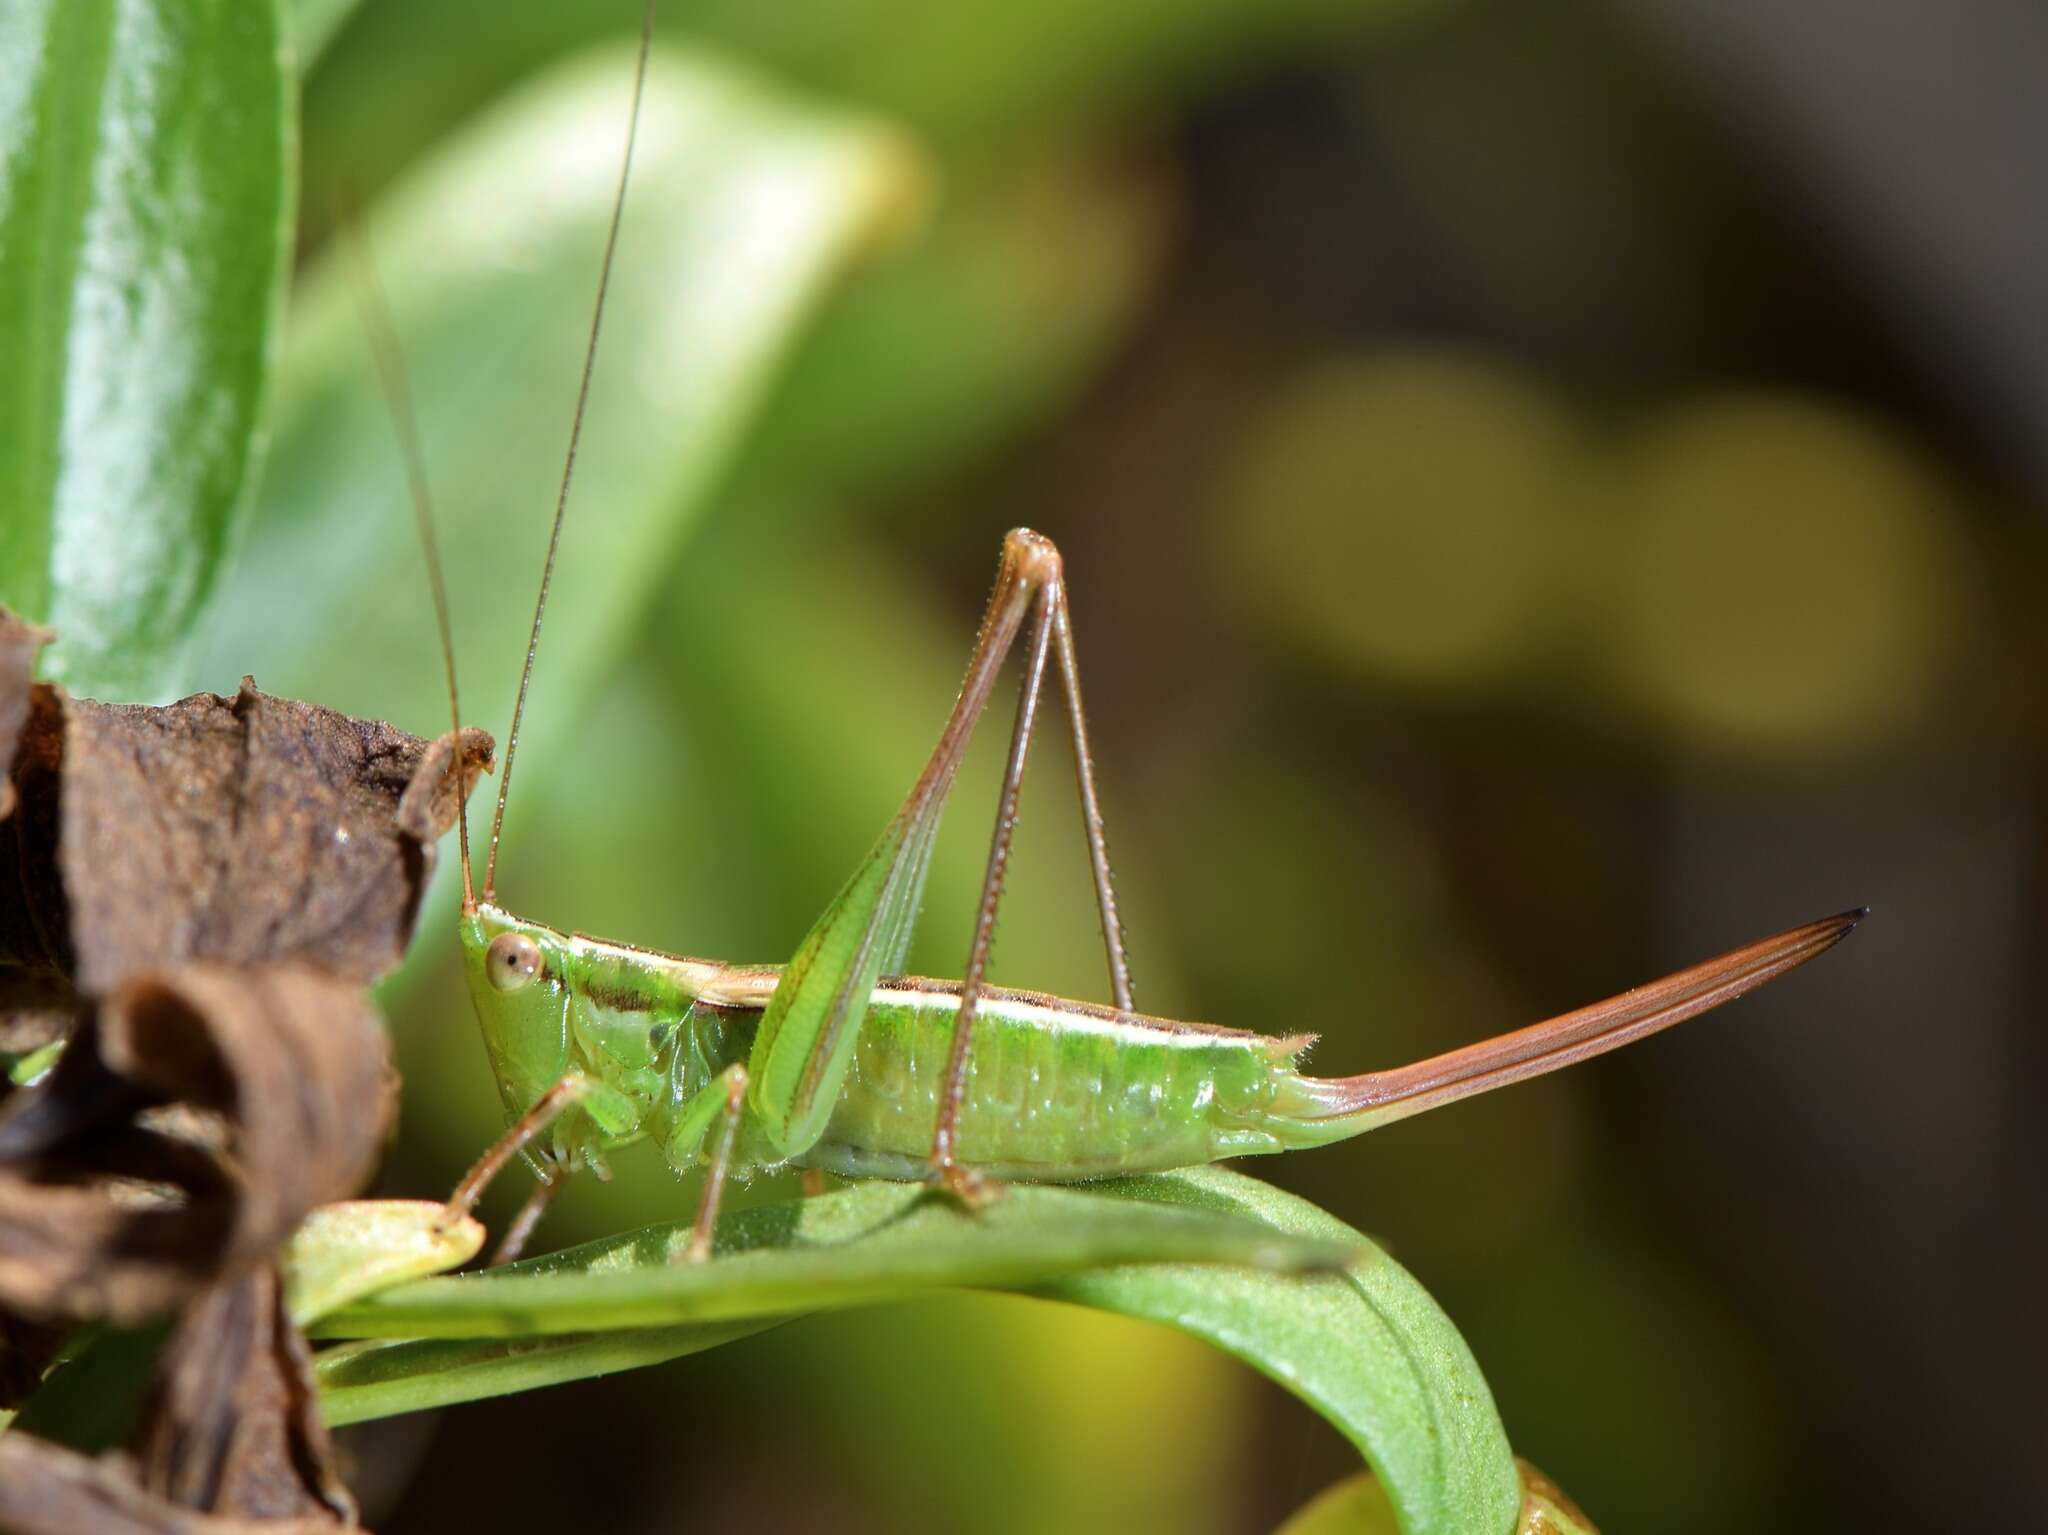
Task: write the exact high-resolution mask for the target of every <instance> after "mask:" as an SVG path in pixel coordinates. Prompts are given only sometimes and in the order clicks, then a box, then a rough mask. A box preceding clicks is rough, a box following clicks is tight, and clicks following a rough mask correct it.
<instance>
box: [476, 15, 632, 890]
mask: <svg viewBox="0 0 2048 1535" xmlns="http://www.w3.org/2000/svg"><path fill="white" fill-rule="evenodd" d="M653 50H654V0H647V5H646V8H645V10H643V11H642V13H641V16H640V61H639V64H638V65H637V67H636V68H635V69H634V72H633V110H632V115H631V117H630V118H629V119H628V121H627V125H626V156H625V159H624V160H623V161H622V162H621V163H620V165H619V190H618V193H617V195H616V196H614V197H613V199H612V221H611V228H610V229H609V230H608V231H607V232H606V234H605V237H604V265H603V266H602V267H601V268H600V269H599V271H598V277H597V305H596V307H595V308H594V309H593V310H592V311H591V315H590V343H589V345H588V346H586V347H585V348H584V351H583V377H582V380H581V382H579V383H578V384H577V386H576V414H575V417H574V418H573V419H572V420H571V422H570V424H569V453H568V457H567V458H566V459H565V460H564V461H563V464H562V488H561V490H560V491H559V492H558V493H557V494H556V496H555V522H554V527H553V528H552V529H551V530H550V532H549V533H548V558H547V563H546V564H544V565H543V566H541V572H540V596H539V598H538V599H537V600H536V601H535V602H534V605H533V629H532V631H531V632H530V633H529V634H528V635H527V637H526V666H525V669H524V670H522V671H521V672H520V673H519V696H518V698H517V699H516V700H514V702H513V704H512V728H511V729H510V730H509V731H507V732H506V734H505V772H504V776H503V777H501V778H500V779H499V780H498V811H497V814H496V815H494V816H492V817H491V854H490V858H489V859H488V860H487V861H486V862H485V864H484V899H485V900H486V901H488V900H490V899H491V898H492V897H493V896H494V895H495V894H496V893H497V888H498V838H499V836H500V835H501V834H502V833H503V831H504V829H505V801H506V800H507V799H508V798H509V797H510V796H511V793H512V759H513V758H514V757H515V756H517V755H518V752H519V722H520V720H521V719H522V718H523V717H524V716H525V714H526V689H527V686H528V684H530V683H531V682H532V681H533V657H534V653H535V652H536V651H538V650H539V649H540V622H541V618H542V617H543V615H545V614H546V612H547V608H548V587H549V585H550V584H552V582H553V581H554V579H555V554H556V552H557V551H558V550H559V549H560V548H561V547H562V519H563V516H564V515H565V514H566V513H567V511H568V509H569V482H570V480H571V479H572V478H574V476H575V474H576V448H577V445H578V444H579V443H580V442H581V441H582V440H583V411H584V407H585V406H586V405H588V404H589V402H590V375H591V372H592V370H593V369H594V368H595V367H596V365H597V338H598V333H599V332H600V331H601V330H603V328H604V301H605V295H606V294H607V293H608V292H610V290H611V285H612V258H613V257H614V256H615V255H616V254H617V252H618V248H619V224H620V221H621V220H622V219H623V218H624V216H625V212H626V182H627V179H628V178H629V177H630V176H631V175H632V174H633V146H634V144H635V143H637V142H638V140H639V138H640V98H641V97H642V96H643V95H644V94H645V93H646V90H647V58H648V55H649V54H650V53H652V52H653Z"/></svg>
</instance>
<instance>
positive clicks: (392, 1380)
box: [313, 1317, 789, 1428]
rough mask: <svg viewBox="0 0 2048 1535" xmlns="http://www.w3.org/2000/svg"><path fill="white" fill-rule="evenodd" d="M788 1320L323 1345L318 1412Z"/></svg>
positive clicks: (367, 1409) (485, 1384) (532, 1382)
mask: <svg viewBox="0 0 2048 1535" xmlns="http://www.w3.org/2000/svg"><path fill="white" fill-rule="evenodd" d="M788 1320H789V1318H787V1317H755V1318H750V1319H748V1320H746V1321H739V1322H702V1323H697V1324H694V1325H689V1326H683V1327H624V1328H619V1329H616V1330H614V1331H611V1332H594V1333H558V1334H554V1335H551V1336H546V1337H538V1338H448V1339H441V1338H427V1339H409V1340H404V1341H400V1342H385V1341H383V1340H381V1339H373V1340H369V1341H366V1342H362V1343H344V1344H341V1345H340V1346H339V1347H336V1348H330V1349H324V1350H322V1351H321V1352H320V1353H319V1354H317V1355H315V1356H314V1361H313V1377H314V1379H315V1380H316V1381H317V1382H318V1383H319V1387H320V1411H321V1414H322V1416H324V1417H325V1418H326V1419H327V1421H328V1423H329V1424H331V1425H333V1426H335V1427H337V1428H338V1427H340V1426H341V1425H342V1424H344V1423H361V1422H364V1421H366V1420H368V1419H371V1418H388V1417H391V1416H393V1415H394V1414H397V1413H401V1412H420V1411H423V1410H425V1409H427V1408H431V1407H446V1406H448V1405H450V1404H451V1403H455V1402H474V1401H478V1400H480V1399H482V1398H484V1397H488V1396H505V1395H508V1394H510V1393H512V1392H515V1391H532V1390H535V1389H537V1388H539V1387H541V1386H558V1385H560V1384H562V1383H563V1382H564V1381H571V1380H588V1379H590V1378H591V1377H592V1376H594V1375H611V1374H614V1373H616V1372H617V1371H619V1370H637V1369H640V1368H641V1367H642V1366H645V1365H651V1364H666V1363H668V1361H669V1360H671V1359H680V1358H682V1357H683V1356H684V1355H686V1354H698V1353H702V1352H703V1351H704V1350H705V1349H710V1348H717V1347H718V1346H719V1345H720V1344H721V1343H731V1342H733V1341H735V1340H736V1339H739V1338H745V1337H749V1336H751V1335H752V1334H754V1333H757V1332H761V1331H764V1330H765V1329H767V1328H770V1327H777V1326H780V1325H781V1324H782V1323H783V1322H786V1321H788Z"/></svg>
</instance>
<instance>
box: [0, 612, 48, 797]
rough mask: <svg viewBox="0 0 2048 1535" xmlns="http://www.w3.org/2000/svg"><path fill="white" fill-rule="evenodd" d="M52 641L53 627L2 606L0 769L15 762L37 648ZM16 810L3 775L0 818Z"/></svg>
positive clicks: (3, 769)
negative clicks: (46, 626)
mask: <svg viewBox="0 0 2048 1535" xmlns="http://www.w3.org/2000/svg"><path fill="white" fill-rule="evenodd" d="M49 643H50V631H49V630H47V629H38V628H37V627H36V626H35V625H34V624H32V623H29V622H28V621H27V620H25V619H21V618H17V617H16V616H15V615H14V614H12V613H10V612H8V611H7V609H5V608H0V772H5V771H6V770H7V769H8V768H9V767H11V766H13V763H14V747H15V743H16V742H18V741H19V740H20V739H21V727H22V726H23V725H25V724H26V723H27V722H28V691H29V685H30V679H31V678H32V677H33V676H34V674H35V665H36V652H37V651H38V650H41V649H42V648H43V646H45V645H47V644H49ZM13 813H14V784H13V783H12V782H11V781H10V780H7V779H4V778H0V820H5V819H6V818H7V817H8V816H10V815H12V814H13Z"/></svg>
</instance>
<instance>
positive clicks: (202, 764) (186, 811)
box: [0, 679, 490, 997]
mask: <svg viewBox="0 0 2048 1535" xmlns="http://www.w3.org/2000/svg"><path fill="white" fill-rule="evenodd" d="M437 747H438V749H437ZM452 753H453V748H452V745H451V744H450V743H448V742H445V741H444V742H441V743H430V742H427V741H423V740H421V739H420V738H419V737H417V736H411V735H407V734H406V733H405V732H403V731H400V730H396V729H393V728H392V727H391V726H389V725H385V724H381V723H378V722H376V721H369V720H358V719H352V718H350V717H349V716H348V715H345V714H340V713H337V712H336V711H334V710H332V709H323V708H321V707H320V706H318V705H316V704H307V703H300V702H297V701H296V700H293V699H283V698H272V697H270V696H269V695H268V694H265V693H262V692H259V691H258V690H257V688H256V686H255V684H254V683H253V682H251V681H249V680H247V679H245V680H244V682H243V684H242V690H241V692H240V693H238V694H237V695H236V696H235V697H233V698H223V697H221V696H220V695H218V694H214V693H196V694H194V695H193V696H192V697H190V698H186V699H182V700H180V701H179V702H177V703H175V704H170V705H168V706H166V707H163V708H151V707H144V706H140V705H129V704H102V703H96V702H94V701H92V700H91V699H83V698H70V697H68V696H66V695H64V694H63V693H61V692H60V691H59V690H57V689H54V688H48V687H38V688H36V689H35V690H34V694H33V697H32V699H31V707H30V710H29V714H28V722H27V726H26V729H25V730H24V732H23V739H22V743H21V749H20V752H19V754H18V756H17V760H16V764H15V773H14V782H15V786H16V788H17V789H18V790H19V791H20V796H21V800H22V802H23V813H22V814H21V815H20V816H18V817H17V818H16V822H17V831H16V836H17V838H18V844H19V846H18V853H19V857H18V860H17V862H18V867H19V870H20V877H19V880H18V888H17V889H15V890H13V891H12V892H11V893H12V896H13V905H14V906H15V909H14V910H13V911H9V910H8V909H7V907H8V905H9V904H10V903H9V901H8V899H7V893H6V892H0V945H4V946H6V952H9V953H11V955H12V957H13V958H14V960H15V962H16V964H17V965H18V966H23V967H26V968H29V969H32V970H40V971H43V972H51V971H54V972H56V973H59V974H62V975H65V976H67V977H68V978H69V979H70V980H71V982H72V984H73V985H74V986H75V987H76V989H77V990H78V992H79V993H81V994H82V995H84V996H87V997H100V996H105V995H107V994H108V993H109V992H111V991H112V990H113V989H114V988H115V987H116V986H118V985H120V984H121V982H122V981H124V980H126V979H127V978H128V977H130V976H132V975H134V974H136V973H137V972H139V971H142V970H146V969H156V968H160V967H163V966H166V965H171V964H176V963H179V962H181V961H184V960H190V959H207V960H217V961H221V962H225V963H232V964H242V965H253V964H259V963H265V962H278V961H286V960H296V961H301V962H304V963H306V964H310V965H314V966H317V967H319V968H320V969H323V970H325V971H327V972H329V973H330V974H333V975H337V976H343V977H349V978H352V979H355V980H357V981H361V982H364V983H368V982H372V981H375V980H377V979H378V978H380V977H381V976H383V975H385V974H386V973H387V972H389V971H390V970H391V969H392V967H393V966H395V965H396V964H397V963H398V961H399V959H400V958H402V957H403V955H404V953H405V947H406V944H407V943H408V942H409V941H410V939H411V937H412V930H413V925H414V922H415V919H416V918H417V916H418V913H419V903H420V899H421V897H422V895H423V894H424V893H425V889H426V881H427V876H428V874H429V873H431V872H432V868H433V855H434V839H435V838H437V837H438V836H439V835H440V834H441V832H443V831H445V830H446V829H447V827H448V826H449V825H450V824H451V823H452V821H453V820H454V815H455V808H456V799H455V795H454V793H453V792H451V791H452V775H450V774H449V773H448V764H449V757H450V756H451V755H452ZM462 756H463V769H464V772H463V782H464V789H465V792H466V790H467V787H468V786H469V785H470V784H473V783H474V781H475V777H476V775H477V773H479V772H481V771H483V770H484V769H485V768H486V767H487V766H488V764H489V761H490V737H489V736H488V735H486V734H485V733H484V732H482V731H475V730H471V731H465V732H464V740H463V752H462ZM416 779H423V780H424V781H422V782H421V783H419V784H418V785H417V786H416V785H415V780H416Z"/></svg>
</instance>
